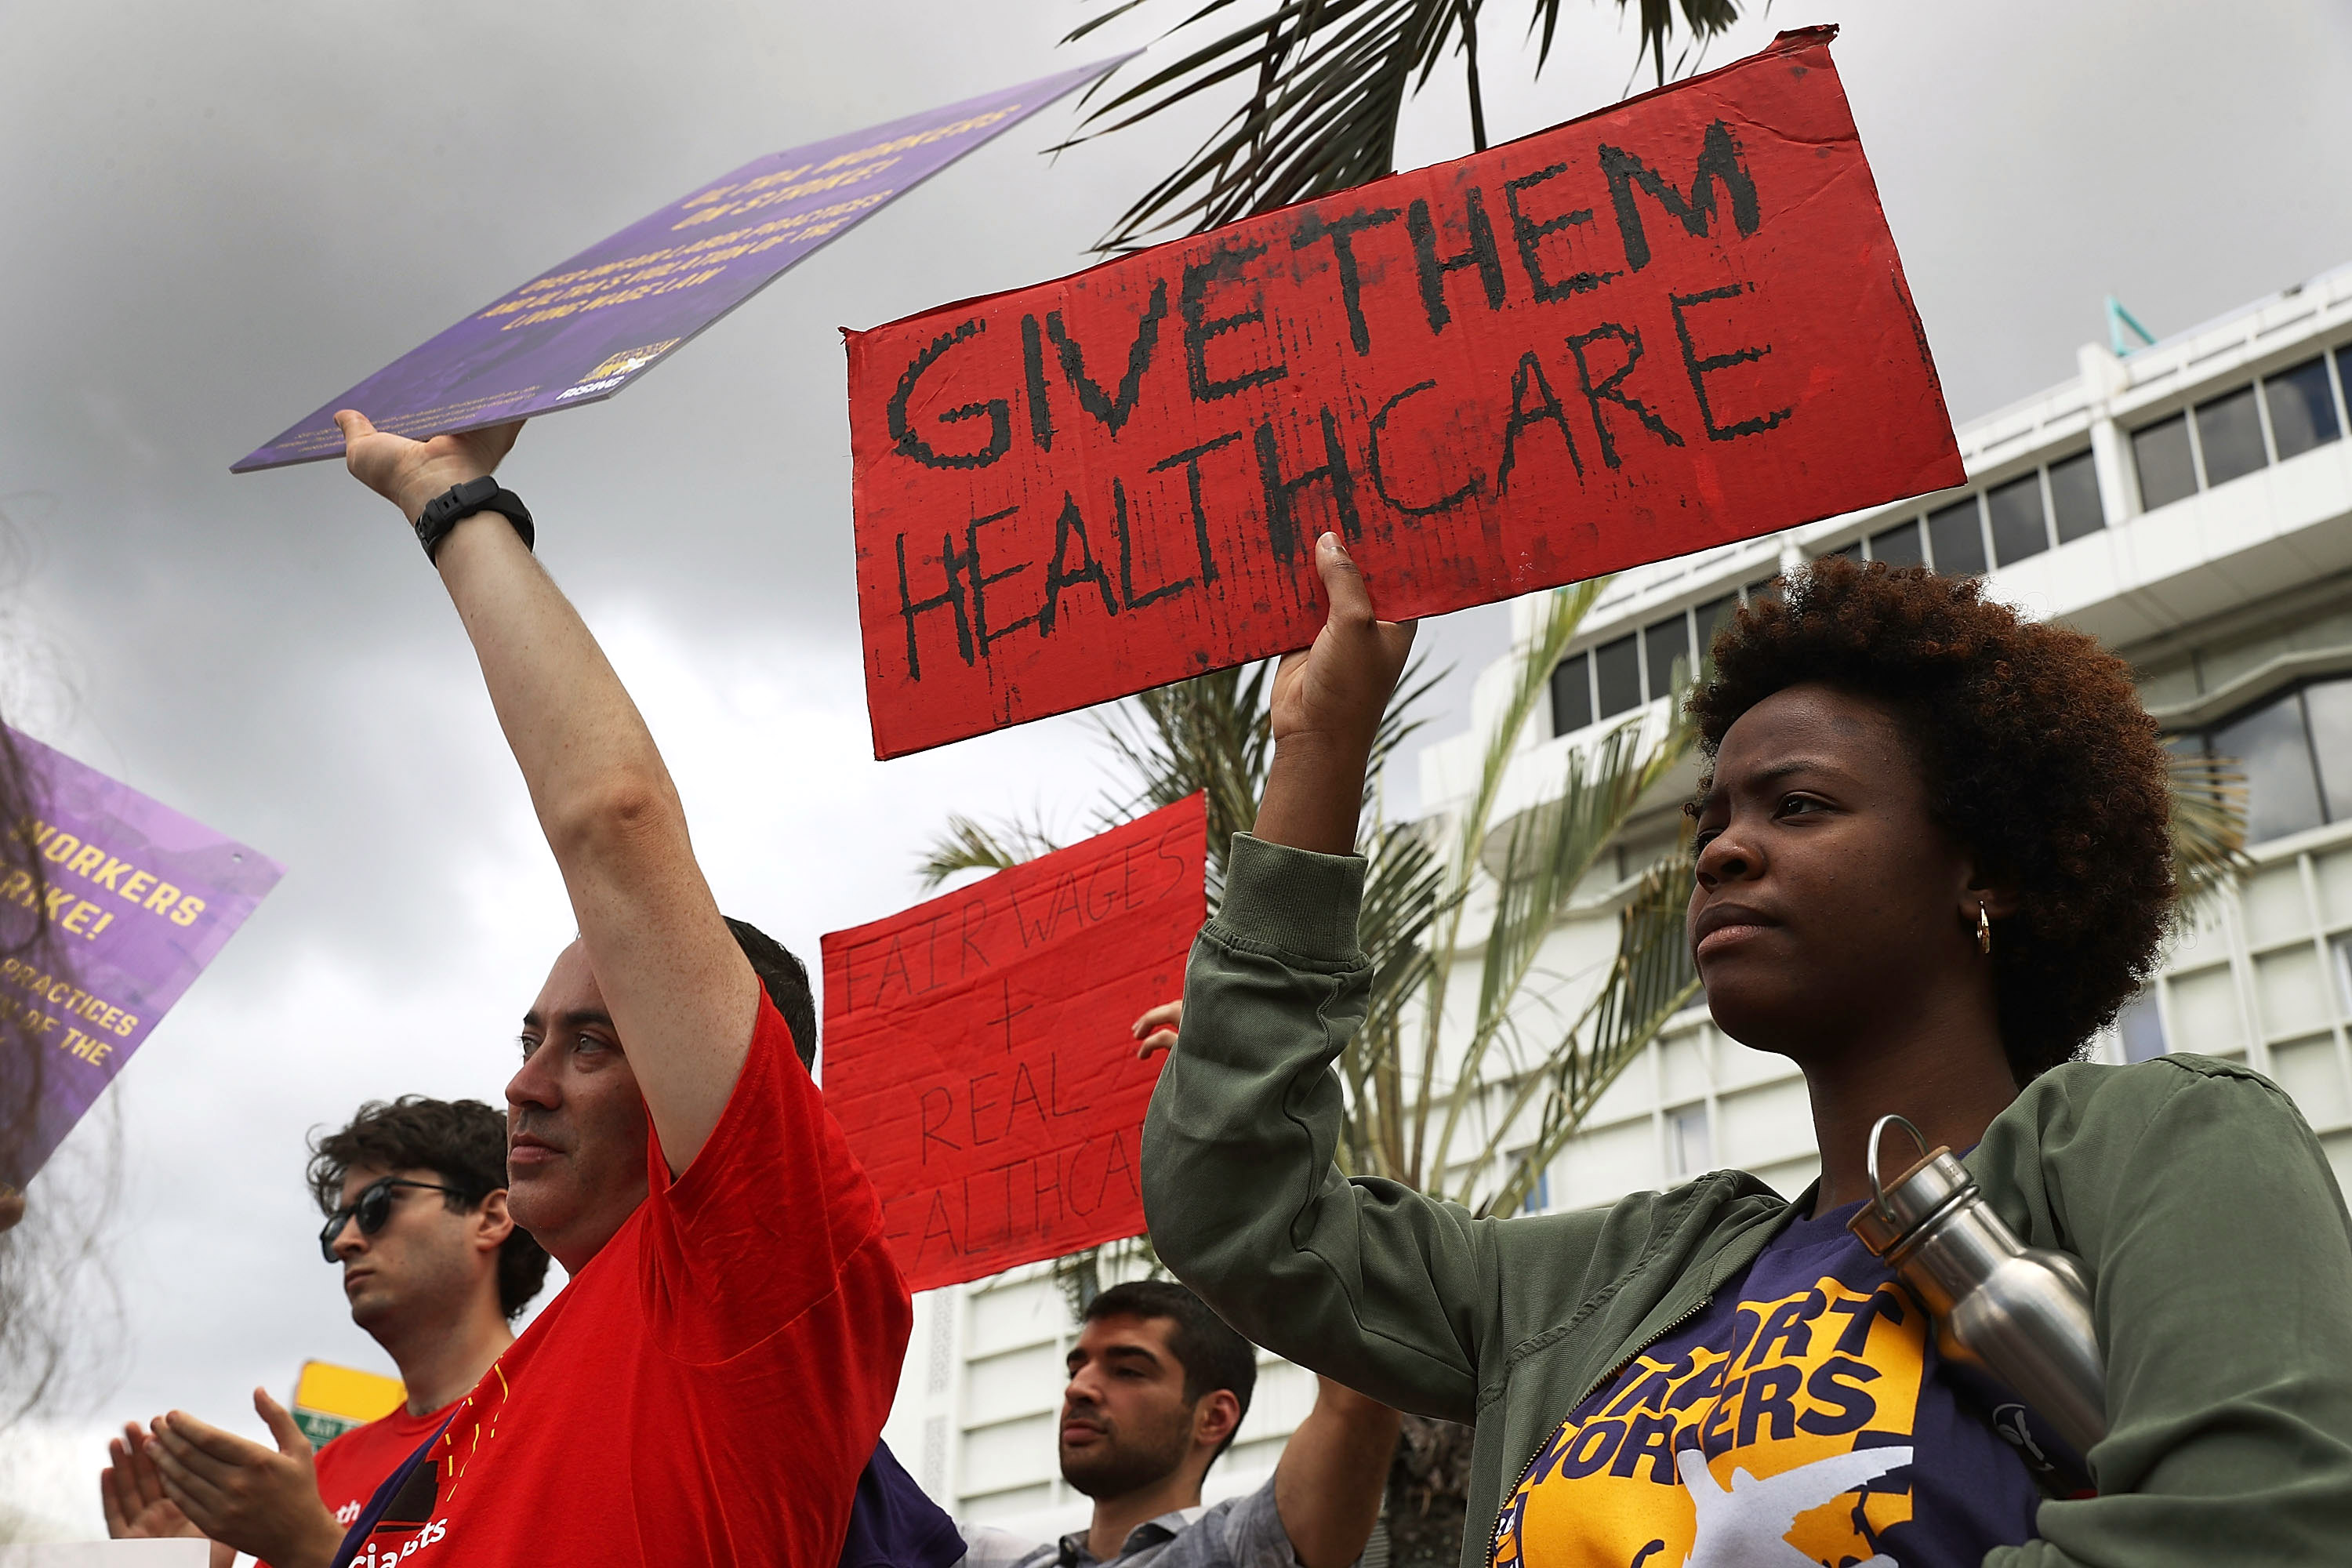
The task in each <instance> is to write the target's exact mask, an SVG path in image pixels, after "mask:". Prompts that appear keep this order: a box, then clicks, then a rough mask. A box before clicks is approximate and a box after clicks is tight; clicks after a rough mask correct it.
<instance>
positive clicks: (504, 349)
mask: <svg viewBox="0 0 2352 1568" xmlns="http://www.w3.org/2000/svg"><path fill="white" fill-rule="evenodd" d="M1129 58H1132V57H1131V56H1129V55H1121V56H1118V57H1116V58H1111V59H1107V60H1097V61H1096V62H1095V63H1094V64H1092V65H1087V66H1080V67H1078V68H1076V69H1075V70H1066V71H1063V72H1061V73H1059V74H1058V75H1055V76H1049V77H1043V78H1040V79H1038V80H1036V81H1033V82H1027V83H1024V84H1023V85H1022V86H1020V87H1015V88H1009V89H1006V90H1004V91H1003V92H995V93H991V94H989V95H987V96H986V97H984V98H974V99H968V100H965V101H963V102H961V103H954V104H950V105H949V106H948V107H946V108H945V109H935V110H930V111H929V112H928V113H925V114H913V115H908V117H907V118H906V119H904V120H893V121H889V122H888V123H887V124H884V125H876V126H872V127H869V128H868V129H866V130H864V131H854V132H850V133H849V134H847V135H845V136H835V137H834V138H833V139H832V140H830V141H826V142H811V143H809V144H808V145H807V146H805V147H794V148H793V149H792V150H790V151H789V152H783V153H772V154H771V155H770V156H768V157H765V158H761V159H759V160H758V161H756V162H754V163H746V164H744V165H743V166H742V167H741V168H740V169H738V170H736V171H735V172H734V173H733V174H728V175H726V176H725V177H723V178H721V179H719V180H718V181H716V182H714V183H712V184H709V185H706V186H704V187H703V188H702V189H700V190H698V191H696V192H695V193H694V194H693V195H689V196H688V197H687V198H686V199H685V200H683V201H679V202H675V203H672V204H671V205H668V206H666V207H664V208H662V209H661V210H660V211H659V212H656V213H655V214H653V215H652V216H649V217H646V218H643V219H640V220H639V221H638V222H636V223H633V224H631V225H630V226H628V227H626V228H625V229H623V230H622V231H621V232H620V233H618V234H616V235H614V236H613V237H611V238H609V239H605V240H601V241H599V242H598V243H596V244H594V245H592V246H590V247H588V248H587V249H585V250H583V251H582V252H581V253H580V254H579V255H577V256H575V257H573V258H572V259H570V260H569V261H566V262H564V263H563V264H562V266H560V267H557V268H554V270H552V271H550V272H544V273H541V275H540V276H539V277H537V278H534V279H531V280H530V282H528V283H526V284H524V285H523V286H522V287H521V288H520V289H515V290H513V291H512V292H510V293H508V294H506V295H503V296H501V297H500V298H499V299H498V300H494V301H492V302H491V303H490V304H489V305H488V306H487V307H486V308H484V309H482V310H477V311H476V312H475V313H474V314H472V315H470V316H468V317H467V318H466V319H465V320H464V321H460V322H458V323H457V325H456V326H454V327H451V328H450V329H449V330H448V331H446V332H443V333H442V334H441V335H440V336H438V337H436V338H435V339H433V340H432V342H428V343H426V344H425V345H424V346H423V347H422V348H418V349H413V350H411V351H410V352H409V353H405V354H403V355H402V356H401V357H400V358H398V359H396V360H394V361H393V362H392V363H390V364H388V365H386V366H384V368H383V369H382V370H380V371H378V372H376V373H375V374H373V375H372V376H370V377H368V378H367V379H366V380H365V381H363V382H361V383H360V384H358V385H357V386H354V387H352V389H351V390H350V391H349V392H346V393H343V394H341V395H340V396H337V397H336V398H334V399H333V400H332V401H331V402H328V403H324V404H321V405H320V406H319V408H318V409H317V411H316V412H314V413H312V414H311V415H310V416H309V417H307V418H304V419H301V420H299V421H297V422H296V423H295V424H294V425H293V426H291V427H290V428H289V429H287V430H285V431H283V432H281V433H280V434H279V435H278V436H277V437H274V438H273V439H272V440H271V441H270V442H269V443H268V445H267V446H264V447H257V448H255V449H254V450H253V451H251V452H248V453H247V454H246V455H245V456H244V457H243V458H239V459H238V460H237V461H236V462H235V463H233V464H231V465H230V466H229V469H230V472H232V473H239V474H242V473H249V472H251V471H252V470H254V469H256V468H281V467H283V466H285V465H286V464H289V463H312V462H318V461H320V459H322V458H338V457H341V455H342V451H343V437H342V435H341V432H339V431H338V430H337V429H336V428H335V426H334V417H333V416H334V414H335V411H336V410H337V409H339V408H356V409H358V410H359V411H360V412H361V413H362V414H364V415H366V416H368V417H369V418H370V419H372V420H373V421H374V422H375V426H376V428H377V429H379V430H389V431H392V432H393V433H394V434H395V435H401V436H410V437H416V438H418V439H420V440H421V439H423V438H425V437H429V436H437V435H441V434H443V433H445V432H447V431H451V430H471V429H475V428H477V427H478V426H484V425H502V424H505V423H506V422H507V421H509V420H510V419H524V418H528V417H530V416H532V415H535V414H544V413H547V412H548V411H550V410H551V409H557V408H572V407H576V406H578V405H581V404H585V403H599V402H602V401H603V400H604V399H605V398H607V397H610V396H612V395H614V393H616V392H618V391H620V390H621V388H622V387H624V386H625V385H627V384H629V383H630V382H632V381H634V380H635V379H636V378H637V377H638V376H639V375H641V374H644V373H645V372H646V370H647V369H649V368H650V367H651V366H653V365H654V364H655V363H656V362H658V361H660V360H662V359H664V358H666V357H667V356H668V355H669V354H671V353H675V352H676V351H677V348H678V347H679V346H680V345H681V344H683V343H684V342H686V341H687V340H688V339H689V338H691V337H693V336H694V335H695V334H696V333H698V332H699V331H702V329H703V328H705V327H707V326H709V325H710V323H711V322H713V321H717V320H719V317H721V316H723V315H725V314H727V312H728V311H730V310H733V309H734V308H735V307H736V306H738V305H740V304H741V303H742V302H743V301H744V300H748V299H750V298H751V296H752V295H754V294H756V293H758V292H759V291H760V290H761V289H763V288H765V287H766V286H767V285H768V284H769V283H770V282H772V281H773V280H774V279H775V278H776V276H777V275H778V274H779V273H781V272H782V271H783V270H784V269H785V268H788V267H790V266H792V265H793V263H794V262H795V261H798V260H800V259H801V258H803V257H804V256H806V255H808V254H809V253H810V252H811V251H813V250H814V249H816V248H817V247H819V246H822V245H823V244H824V243H825V242H826V241H827V240H829V239H832V238H833V237H835V236H836V235H839V234H841V233H842V232H843V231H844V230H845V229H848V228H851V227H853V226H856V224H857V223H859V222H860V221H862V220H863V219H865V218H866V217H867V216H869V215H871V214H872V213H874V212H875V211H877V209H879V208H880V207H881V206H883V205H885V204H887V203H888V202H889V201H891V200H892V199H893V198H895V197H898V196H901V195H906V193H907V192H908V190H910V189H912V188H913V187H914V186H915V185H917V184H920V183H921V182H922V181H924V180H926V179H928V178H929V177H930V176H931V175H933V174H938V173H939V172H940V170H941V169H944V168H946V167H947V166H948V165H949V164H950V163H954V162H955V161H956V160H957V159H958V158H961V157H962V156H963V155H964V154H965V153H969V152H971V150H972V149H973V148H975V147H978V146H980V145H981V144H982V143H983V142H990V141H992V140H994V139H995V138H996V137H997V136H999V135H1001V134H1003V132H1006V131H1009V130H1011V129H1012V128H1013V126H1015V125H1018V124H1019V123H1020V122H1021V121H1024V120H1026V119H1027V118H1028V117H1029V116H1031V115H1032V114H1034V113H1036V112H1037V110H1041V109H1043V108H1045V106H1046V105H1048V104H1050V103H1052V102H1053V101H1054V100H1056V99H1058V98H1061V97H1062V96H1063V95H1064V94H1066V93H1068V92H1070V91H1072V90H1073V89H1076V88H1080V87H1083V86H1085V85H1086V84H1087V82H1090V81H1092V80H1094V79H1096V78H1097V77H1099V76H1101V75H1102V74H1103V73H1104V72H1106V71H1108V70H1109V69H1111V68H1113V67H1115V66H1117V65H1118V64H1120V63H1121V61H1123V60H1126V59H1129Z"/></svg>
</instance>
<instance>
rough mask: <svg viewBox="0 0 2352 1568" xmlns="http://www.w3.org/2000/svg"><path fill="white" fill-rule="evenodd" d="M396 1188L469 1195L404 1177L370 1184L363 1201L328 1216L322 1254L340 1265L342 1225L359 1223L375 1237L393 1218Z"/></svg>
mask: <svg viewBox="0 0 2352 1568" xmlns="http://www.w3.org/2000/svg"><path fill="white" fill-rule="evenodd" d="M394 1187H415V1188H416V1189H418V1190H419V1191H420V1192H427V1193H446V1194H449V1195H450V1196H451V1197H457V1198H462V1197H464V1196H465V1195H466V1194H464V1193H462V1192H460V1191H459V1190H458V1189H457V1188H456V1187H444V1186H439V1185H436V1184H434V1183H432V1182H412V1181H409V1180H407V1179H406V1178H404V1177H401V1176H386V1177H384V1178H383V1180H381V1181H375V1182H370V1183H369V1184H367V1185H366V1186H365V1187H363V1188H362V1189H361V1190H360V1201H359V1202H357V1203H355V1204H346V1205H343V1206H342V1207H341V1208H339V1209H337V1210H335V1211H334V1212H333V1213H332V1214H331V1215H328V1216H327V1224H326V1226H325V1228H324V1229H322V1230H320V1232H319V1253H320V1256H321V1257H323V1258H326V1260H327V1261H328V1262H330V1263H341V1261H342V1259H341V1258H338V1257H336V1256H335V1238H336V1237H339V1236H341V1235H342V1234H343V1226H345V1225H346V1224H348V1223H350V1222H351V1221H352V1220H357V1221H359V1222H360V1234H361V1235H362V1236H373V1235H374V1234H375V1233H376V1232H378V1231H380V1230H382V1229H383V1222H384V1221H386V1220H388V1219H390V1218H391V1217H392V1190H393V1189H394Z"/></svg>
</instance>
